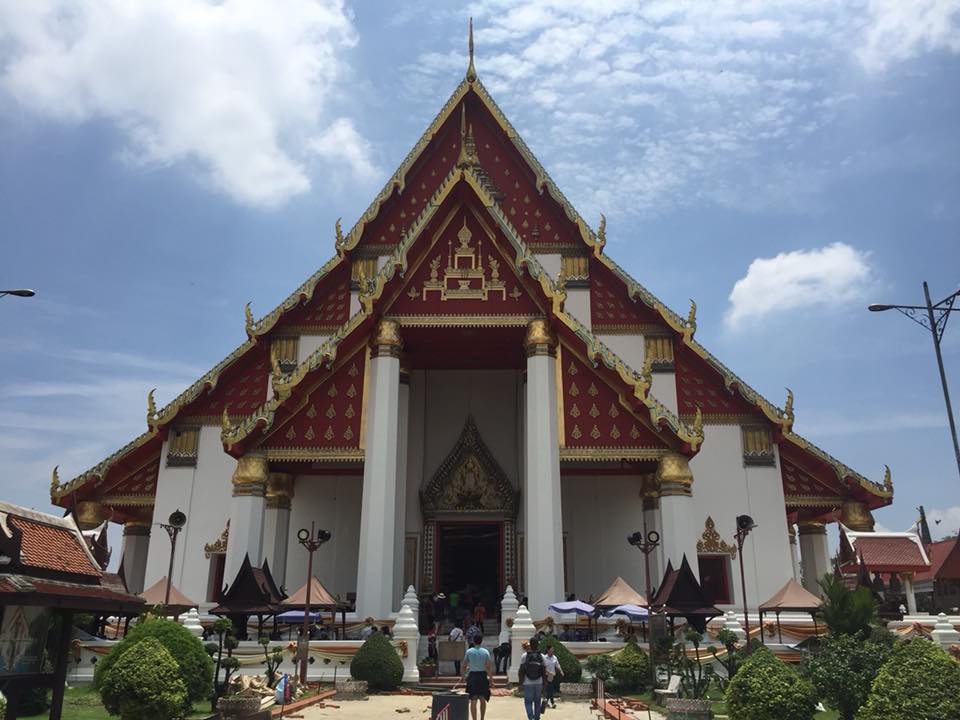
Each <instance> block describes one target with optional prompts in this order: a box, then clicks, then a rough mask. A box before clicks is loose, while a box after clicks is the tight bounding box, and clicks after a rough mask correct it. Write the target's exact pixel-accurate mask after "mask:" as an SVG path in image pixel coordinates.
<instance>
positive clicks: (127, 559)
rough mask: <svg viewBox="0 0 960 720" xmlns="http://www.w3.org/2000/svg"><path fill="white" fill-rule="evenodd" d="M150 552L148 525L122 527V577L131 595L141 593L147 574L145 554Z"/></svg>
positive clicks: (134, 524)
mask: <svg viewBox="0 0 960 720" xmlns="http://www.w3.org/2000/svg"><path fill="white" fill-rule="evenodd" d="M149 550H150V523H149V522H143V523H141V522H128V523H126V524H125V525H124V526H123V550H122V551H121V556H122V557H123V576H124V578H125V579H126V581H127V590H129V591H130V593H131V594H133V595H139V594H140V593H142V592H143V590H144V588H143V585H144V582H143V581H144V578H145V577H146V574H147V552H148V551H149Z"/></svg>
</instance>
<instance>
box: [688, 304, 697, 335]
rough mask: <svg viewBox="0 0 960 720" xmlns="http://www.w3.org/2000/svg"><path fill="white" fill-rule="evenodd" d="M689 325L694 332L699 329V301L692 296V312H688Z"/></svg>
mask: <svg viewBox="0 0 960 720" xmlns="http://www.w3.org/2000/svg"><path fill="white" fill-rule="evenodd" d="M687 327H688V328H690V329H691V330H692V331H693V332H696V331H697V303H696V302H694V300H693V298H690V312H688V313H687Z"/></svg>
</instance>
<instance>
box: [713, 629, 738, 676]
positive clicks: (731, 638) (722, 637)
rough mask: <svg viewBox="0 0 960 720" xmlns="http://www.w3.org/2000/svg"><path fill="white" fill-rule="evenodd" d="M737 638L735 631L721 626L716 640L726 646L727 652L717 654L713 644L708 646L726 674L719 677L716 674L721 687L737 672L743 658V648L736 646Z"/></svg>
mask: <svg viewBox="0 0 960 720" xmlns="http://www.w3.org/2000/svg"><path fill="white" fill-rule="evenodd" d="M737 640H738V638H737V634H736V633H735V632H733V631H732V630H727V629H726V628H723V629H722V630H720V632H718V633H717V641H718V642H719V643H720V644H721V645H723V647H724V648H726V650H727V652H726V653H725V654H723V655H718V653H717V649H716V648H715V647H714V646H713V645H711V646H710V652H711V653H712V654H713V659H714V660H716V661H717V662H718V663H720V665H721V666H722V667H723V669H724V671H725V672H726V674H727V676H726V678H721V677H720V676H719V675H718V676H717V680H718V682H719V683H720V684H721V687H722V688H723V687H726V683H727V682H729V681H730V680H732V679H733V676H734V675H736V674H737V670H738V669H739V668H740V665H741V663H742V662H743V659H744V655H745V652H744V649H743V648H737Z"/></svg>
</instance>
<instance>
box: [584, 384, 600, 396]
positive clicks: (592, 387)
mask: <svg viewBox="0 0 960 720" xmlns="http://www.w3.org/2000/svg"><path fill="white" fill-rule="evenodd" d="M587 392H588V393H590V397H596V396H597V395H599V394H600V391H599V390H597V386H596V385H594V384H593V383H590V389H589V390H587Z"/></svg>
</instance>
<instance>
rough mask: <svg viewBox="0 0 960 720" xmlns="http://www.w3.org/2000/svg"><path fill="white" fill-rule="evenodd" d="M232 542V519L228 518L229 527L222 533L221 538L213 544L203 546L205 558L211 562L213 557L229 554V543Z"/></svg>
mask: <svg viewBox="0 0 960 720" xmlns="http://www.w3.org/2000/svg"><path fill="white" fill-rule="evenodd" d="M229 541H230V518H227V526H226V527H225V528H224V529H223V532H222V533H220V537H218V538H217V539H216V540H214V541H213V542H212V543H205V544H204V546H203V556H204V557H205V558H206V559H207V560H209V559H210V558H211V556H213V555H222V554H224V553H225V552H227V543H228V542H229Z"/></svg>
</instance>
